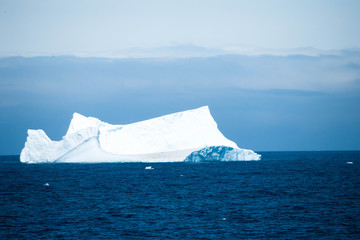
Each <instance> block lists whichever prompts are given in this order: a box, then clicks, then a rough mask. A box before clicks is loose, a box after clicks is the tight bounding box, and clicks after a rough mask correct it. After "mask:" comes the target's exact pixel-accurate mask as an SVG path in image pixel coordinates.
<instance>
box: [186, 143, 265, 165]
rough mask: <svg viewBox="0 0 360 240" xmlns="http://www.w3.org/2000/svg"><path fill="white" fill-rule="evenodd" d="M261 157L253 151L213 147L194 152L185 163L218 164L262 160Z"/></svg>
mask: <svg viewBox="0 0 360 240" xmlns="http://www.w3.org/2000/svg"><path fill="white" fill-rule="evenodd" d="M260 158H261V155H259V154H257V153H254V152H253V151H252V150H247V149H240V148H232V147H227V146H211V147H205V148H202V149H200V150H199V151H194V152H192V153H191V154H190V155H189V156H187V157H186V159H185V162H209V161H212V162H216V161H236V160H244V161H249V160H260Z"/></svg>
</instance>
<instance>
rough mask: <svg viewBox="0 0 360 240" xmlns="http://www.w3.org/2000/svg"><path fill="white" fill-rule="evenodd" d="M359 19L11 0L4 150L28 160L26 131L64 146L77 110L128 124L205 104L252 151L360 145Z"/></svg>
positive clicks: (252, 8) (323, 11)
mask: <svg viewBox="0 0 360 240" xmlns="http://www.w3.org/2000/svg"><path fill="white" fill-rule="evenodd" d="M359 12H360V1H357V0H345V1H344V0H342V1H339V0H318V1H309V0H302V1H300V0H294V1H285V0H274V1H264V0H263V1H261V0H251V1H250V0H249V1H229V0H227V1H226V0H225V1H204V0H199V1H189V0H184V1H165V0H155V1H138V0H133V1H115V0H105V1H104V0H102V1H68V0H63V1H58V0H53V1H46V0H36V1H35V0H27V1H25V0H14V1H12V0H0V32H1V37H0V155H6V154H20V151H21V149H22V148H23V146H24V143H25V140H26V134H27V133H26V131H27V129H44V130H45V132H46V133H47V134H48V135H49V137H50V138H51V139H54V140H60V139H61V137H62V136H63V135H64V134H65V133H66V129H67V127H68V124H69V122H70V119H71V117H72V114H73V113H74V112H79V113H81V114H83V115H85V116H93V117H98V118H99V119H101V120H104V121H106V122H109V123H114V124H124V123H131V122H136V121H141V120H145V119H149V118H152V117H158V116H161V115H164V114H170V113H173V112H177V111H183V110H186V109H192V108H197V107H201V106H204V105H209V106H210V110H211V113H212V114H213V116H214V118H215V120H216V121H217V123H218V126H219V129H220V130H221V131H222V132H223V133H224V135H225V136H226V137H228V138H229V139H231V140H234V141H235V142H236V143H237V144H238V145H239V147H243V148H249V149H253V150H256V151H282V150H287V151H291V150H297V151H299V150H360V124H359V123H360V111H359V106H360V49H359V48H360V31H359V29H360V14H359ZM294 49H295V50H294ZM317 49H318V50H317ZM254 53H255V54H254ZM64 55H65V56H64ZM70 55H74V56H70ZM19 56H20V57H19ZM21 56H22V57H21ZM24 56H25V57H24ZM79 56H80V57H79ZM119 56H120V58H119ZM111 57H114V58H111Z"/></svg>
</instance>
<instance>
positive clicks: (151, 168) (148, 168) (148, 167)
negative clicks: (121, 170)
mask: <svg viewBox="0 0 360 240" xmlns="http://www.w3.org/2000/svg"><path fill="white" fill-rule="evenodd" d="M145 169H146V170H153V169H154V168H153V167H151V166H147V167H145Z"/></svg>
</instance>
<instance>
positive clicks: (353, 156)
mask: <svg viewBox="0 0 360 240" xmlns="http://www.w3.org/2000/svg"><path fill="white" fill-rule="evenodd" d="M260 154H262V155H263V158H262V160H261V161H250V162H210V163H196V164H194V163H151V164H144V163H102V164H70V163H62V164H61V163H59V164H21V163H20V162H19V156H0V239H360V152H359V151H355V152H351V151H346V152H260ZM348 162H352V164H350V163H348ZM147 166H152V168H153V169H151V170H148V169H145V167H147Z"/></svg>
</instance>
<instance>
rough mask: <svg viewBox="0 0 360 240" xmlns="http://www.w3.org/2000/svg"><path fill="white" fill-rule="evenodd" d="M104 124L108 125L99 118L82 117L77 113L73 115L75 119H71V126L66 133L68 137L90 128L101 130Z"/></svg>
mask: <svg viewBox="0 0 360 240" xmlns="http://www.w3.org/2000/svg"><path fill="white" fill-rule="evenodd" d="M103 124H106V123H104V122H102V121H100V120H99V119H97V118H94V117H85V116H84V115H81V114H79V113H77V112H75V113H74V114H73V118H72V119H71V122H70V126H69V129H68V131H67V133H66V136H68V135H70V134H72V133H74V132H77V131H79V130H81V129H84V128H89V127H95V128H99V127H100V125H103Z"/></svg>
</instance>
